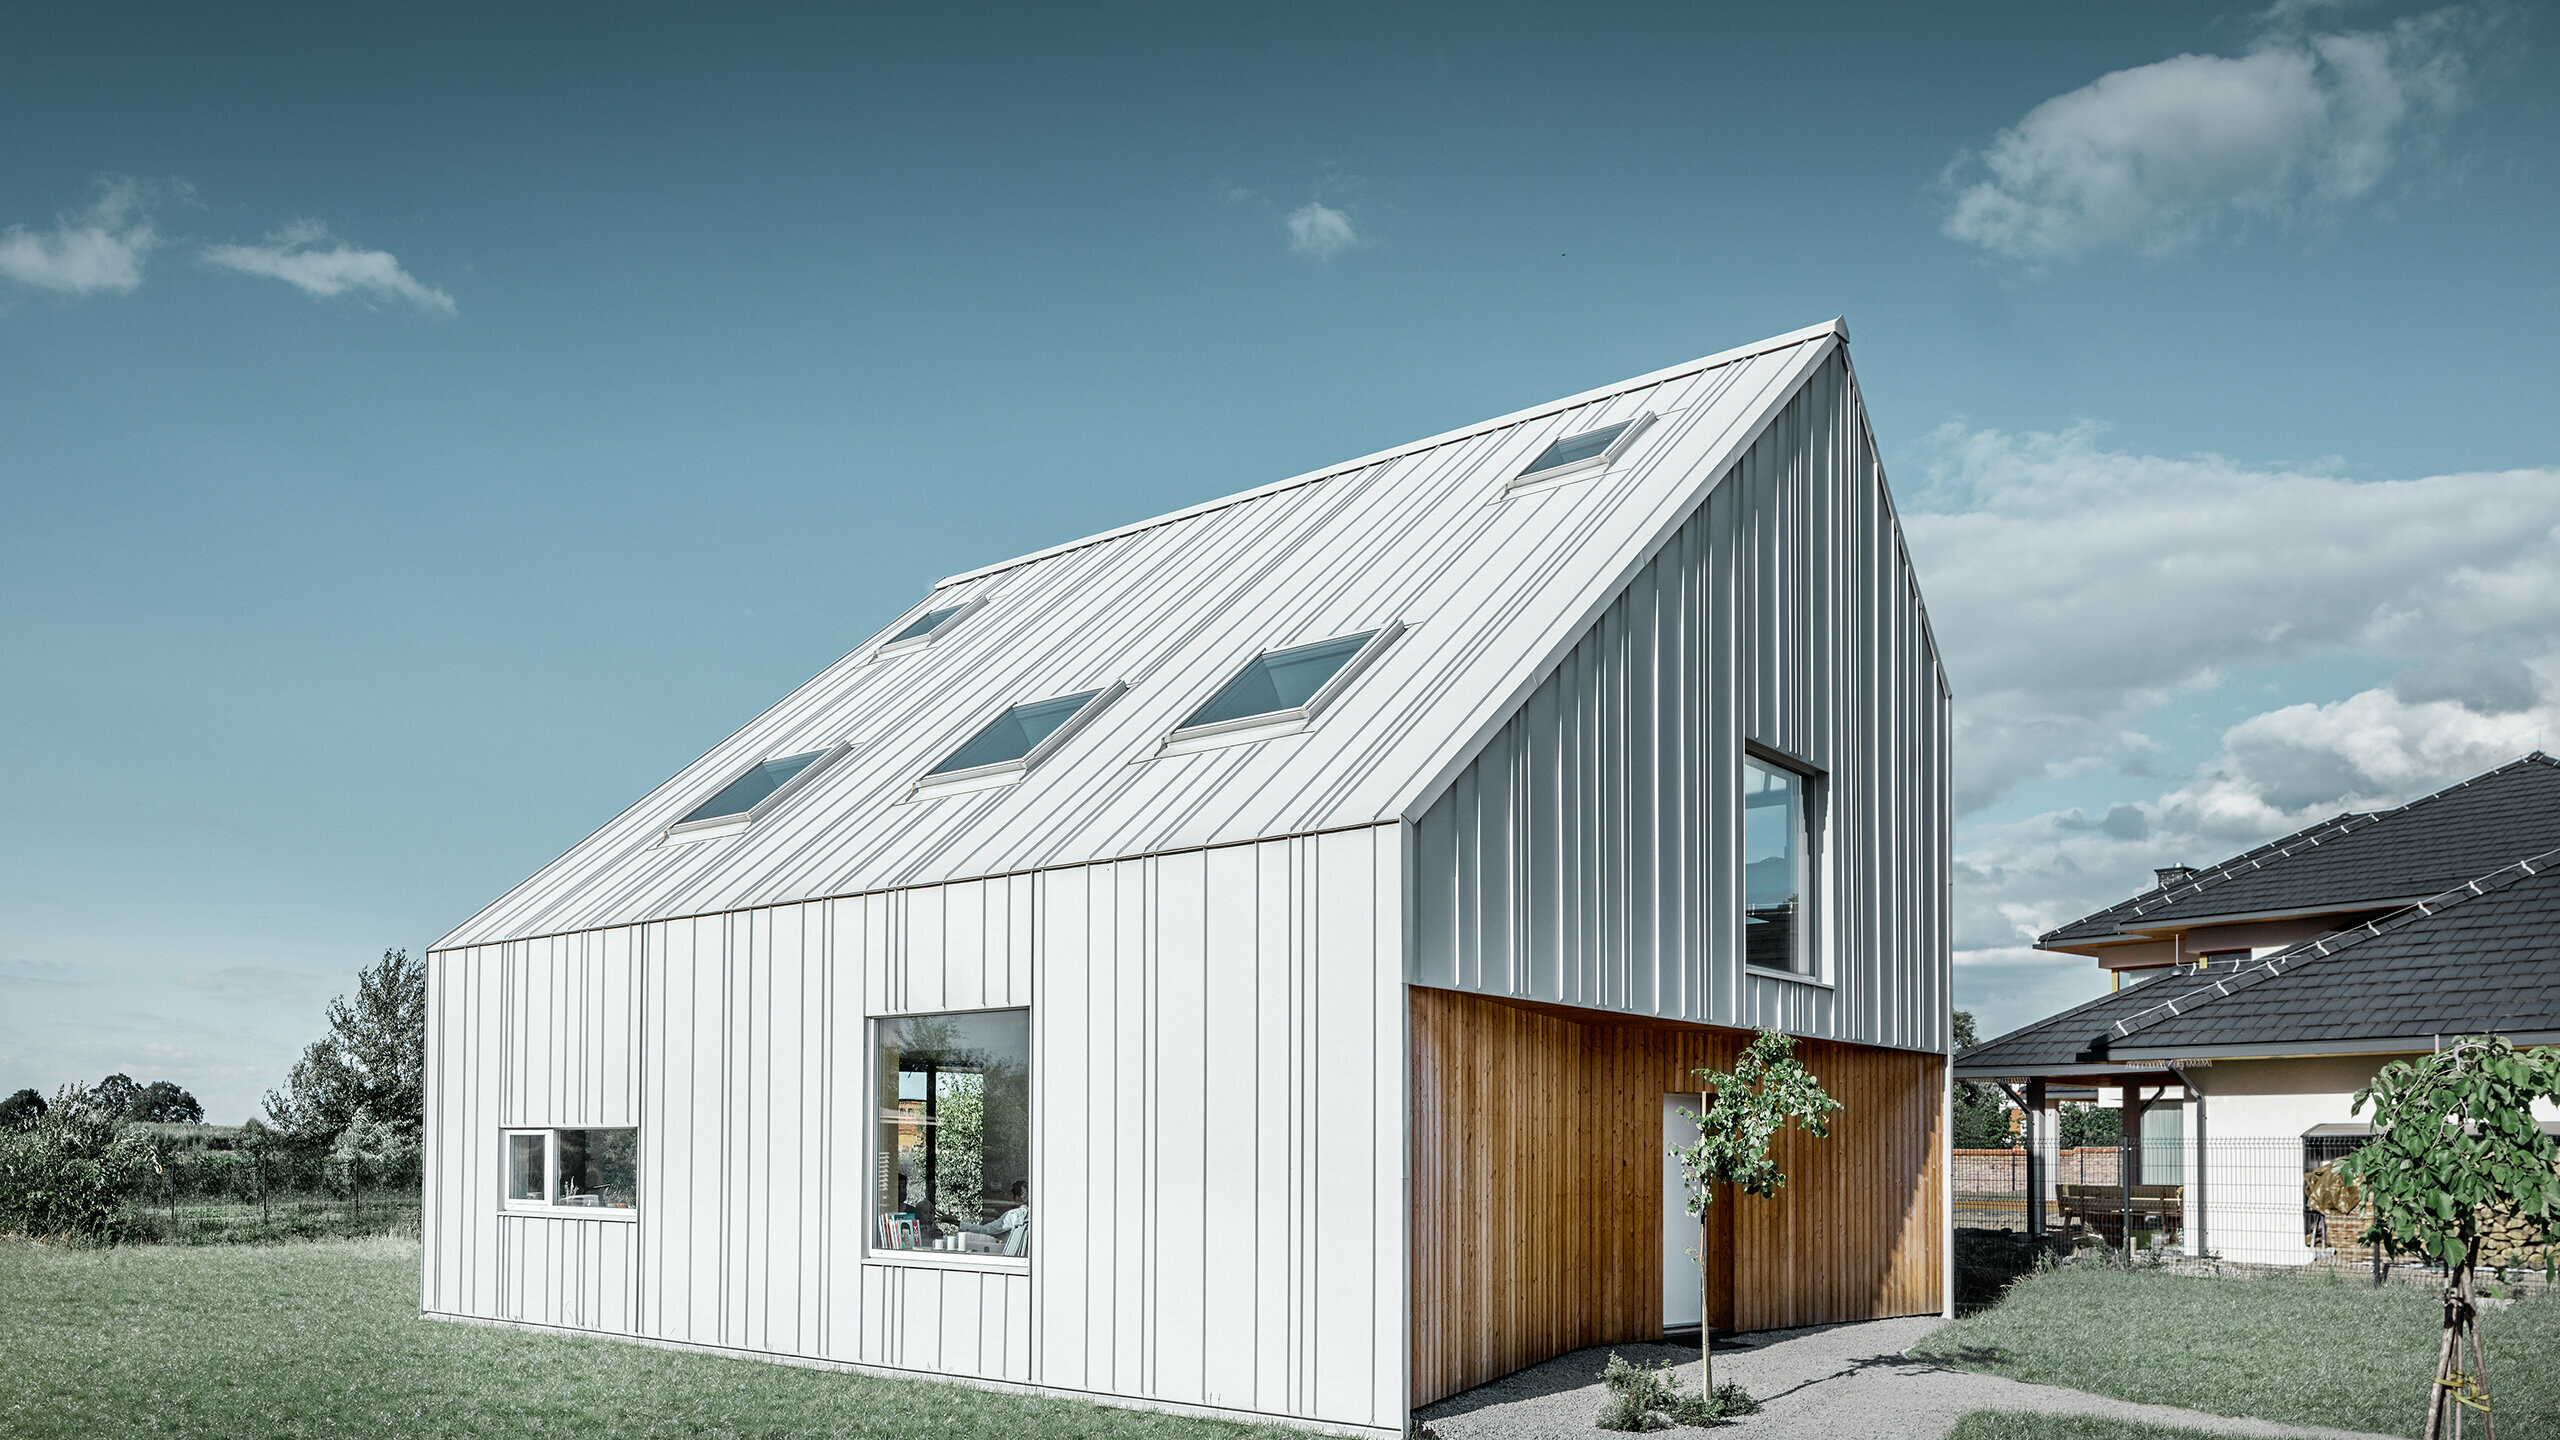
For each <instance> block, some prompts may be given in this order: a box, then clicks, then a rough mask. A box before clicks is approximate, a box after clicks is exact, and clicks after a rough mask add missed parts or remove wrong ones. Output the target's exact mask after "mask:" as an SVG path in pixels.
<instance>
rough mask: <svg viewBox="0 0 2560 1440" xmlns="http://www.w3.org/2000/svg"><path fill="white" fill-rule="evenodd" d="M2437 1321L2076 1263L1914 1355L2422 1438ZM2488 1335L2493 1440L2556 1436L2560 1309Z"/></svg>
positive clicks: (2291, 1283) (2299, 1280)
mask: <svg viewBox="0 0 2560 1440" xmlns="http://www.w3.org/2000/svg"><path fill="white" fill-rule="evenodd" d="M2440 1322H2441V1310H2440V1308H2439V1306H2438V1303H2437V1300H2436V1298H2435V1293H2434V1292H2433V1291H2430V1290H2426V1289H2422V1288H2420V1287H2417V1286H2404V1285H2390V1286H2385V1287H2383V1288H2381V1289H2374V1288H2372V1287H2370V1286H2367V1285H2364V1284H2361V1283H2359V1282H2356V1281H2353V1280H2346V1279H2341V1278H2336V1277H2332V1276H2325V1275H2324V1276H2274V1277H2268V1278H2253V1279H2222V1278H2206V1277H2197V1276H2184V1275H2175V1274H2170V1273H2166V1272H2162V1271H2156V1270H2143V1269H2135V1270H2121V1269H2117V1268H2114V1267H2111V1266H2104V1265H2071V1266H2066V1267H2064V1268H2062V1269H2059V1270H2054V1271H2050V1272H2047V1273H2044V1274H2040V1275H2036V1276H2033V1277H2030V1278H2029V1279H2026V1280H2023V1281H2020V1282H2019V1283H2018V1284H2017V1285H2016V1286H2015V1287H2013V1288H2012V1289H2011V1290H2010V1291H2009V1293H2008V1295H2007V1297H2006V1298H2004V1299H2003V1300H2002V1301H2001V1302H2000V1303H1999V1304H1998V1305H1995V1306H1993V1307H1992V1308H1990V1309H1988V1310H1984V1311H1982V1312H1980V1313H1979V1314H1976V1315H1972V1316H1969V1317H1967V1318H1965V1319H1962V1320H1959V1321H1957V1322H1956V1323H1955V1324H1953V1325H1950V1326H1948V1327H1947V1328H1945V1329H1943V1330H1940V1331H1938V1332H1937V1333H1936V1334H1934V1335H1931V1336H1930V1337H1929V1338H1928V1339H1926V1340H1923V1341H1921V1342H1920V1344H1918V1345H1917V1346H1914V1347H1913V1348H1912V1353H1913V1354H1914V1355H1917V1356H1920V1357H1922V1358H1924V1359H1930V1360H1937V1361H1940V1362H1942V1363H1945V1364H1951V1365H1959V1366H1962V1367H1964V1368H1966V1369H1972V1370H1985V1371H1989V1372H1991V1373H1992V1374H1996V1375H2006V1376H2008V1377H2010V1378H2011V1379H2014V1380H2026V1381H2032V1382H2035V1383H2038V1384H2045V1385H2067V1386H2069V1387H2071V1388H2072V1389H2074V1390H2086V1391H2089V1392H2090V1393H2092V1394H2097V1395H2113V1396H2115V1397H2117V1398H2119V1399H2123V1400H2140V1401H2146V1402H2149V1403H2151V1404H2155V1405H2183V1406H2186V1407H2187V1408H2189V1409H2193V1410H2206V1411H2210V1412H2212V1413H2214V1414H2217V1415H2255V1416H2258V1417H2260V1418H2262V1419H2267V1420H2279V1421H2287V1422H2291V1423H2295V1424H2305V1425H2328V1426H2334V1427H2336V1428H2338V1429H2341V1430H2366V1431H2374V1432H2378V1433H2381V1434H2386V1435H2417V1434H2420V1433H2421V1432H2423V1431H2424V1429H2425V1428H2426V1404H2427V1386H2428V1381H2429V1379H2430V1377H2432V1376H2433V1374H2434V1373H2435V1361H2436V1348H2437V1342H2438V1338H2439V1335H2440V1334H2441V1332H2440V1330H2439V1329H2438V1326H2439V1324H2440ZM2482 1331H2483V1333H2484V1334H2485V1335H2486V1337H2487V1340H2488V1348H2489V1379H2490V1382H2491V1383H2490V1393H2491V1395H2492V1397H2493V1399H2494V1401H2495V1403H2496V1406H2497V1416H2498V1427H2499V1433H2500V1434H2502V1435H2515V1436H2528V1435H2560V1359H2556V1358H2555V1357H2560V1296H2555V1297H2544V1298H2539V1299H2532V1300H2519V1301H2517V1302H2515V1303H2514V1304H2513V1305H2511V1306H2509V1307H2507V1308H2504V1309H2500V1310H2494V1311H2491V1312H2490V1313H2489V1315H2488V1317H2487V1319H2486V1320H2485V1322H2484V1323H2483V1326H2482ZM1984 1423H1985V1424H1990V1423H1994V1422H1992V1421H1985V1422H1984ZM1960 1433H1962V1432H1960ZM2005 1433H2006V1432H2002V1431H1999V1430H1985V1431H1982V1432H1981V1440H1989V1437H1993V1436H2000V1435H2004V1434H2005ZM2023 1433H2026V1434H2032V1435H2036V1436H2042V1435H2044V1434H2045V1433H2047V1432H2044V1431H2029V1432H2023ZM2052 1433H2054V1434H2056V1435H2061V1436H2071V1437H2074V1440H2077V1437H2078V1436H2079V1435H2080V1433H2081V1432H2077V1431H2070V1430H2061V1431H2055V1432H2052ZM2087 1433H2088V1435H2090V1436H2092V1437H2098V1436H2106V1437H2112V1436H2113V1435H2114V1434H2115V1432H2113V1431H2107V1430H2092V1431H2089V1432H2087ZM2127 1433H2129V1434H2130V1433H2138V1432H2127Z"/></svg>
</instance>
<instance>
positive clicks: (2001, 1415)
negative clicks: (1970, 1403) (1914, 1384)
mask: <svg viewBox="0 0 2560 1440" xmlns="http://www.w3.org/2000/svg"><path fill="white" fill-rule="evenodd" d="M1947 1440H2220V1437H2218V1436H2212V1435H2209V1434H2208V1433H2207V1432H2205V1431H2202V1430H2186V1429H2167V1428H2163V1427H2161V1426H2158V1425H2136V1424H2134V1423H2132V1422H2131V1421H2126V1420H2103V1419H2100V1418H2098V1417H2097V1416H2094V1415H2031V1414H2027V1413H2025V1412H2023V1411H2017V1410H1976V1411H1974V1412H1973V1413H1972V1414H1970V1415H1967V1416H1965V1417H1964V1418H1963V1419H1961V1420H1958V1421H1957V1422H1956V1428H1954V1429H1953V1430H1950V1431H1948V1432H1947Z"/></svg>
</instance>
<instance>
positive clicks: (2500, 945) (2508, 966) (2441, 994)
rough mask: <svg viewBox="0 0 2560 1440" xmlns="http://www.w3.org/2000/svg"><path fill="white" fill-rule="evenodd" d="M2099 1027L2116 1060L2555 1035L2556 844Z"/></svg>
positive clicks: (2559, 911) (2559, 923)
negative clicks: (2236, 1048) (2234, 1049)
mask: <svg viewBox="0 0 2560 1440" xmlns="http://www.w3.org/2000/svg"><path fill="white" fill-rule="evenodd" d="M2143 988H2144V989H2146V990H2148V989H2150V987H2149V986H2145V987H2143ZM2106 1028H2107V1035H2106V1049H2107V1053H2108V1054H2109V1055H2110V1056H2111V1057H2113V1058H2116V1059H2126V1058H2169V1057H2170V1054H2171V1052H2179V1053H2194V1052H2196V1051H2201V1050H2210V1049H2216V1048H2220V1047H2224V1046H2232V1045H2248V1046H2260V1045H2264V1046H2276V1047H2291V1046H2299V1047H2302V1048H2303V1049H2305V1050H2308V1051H2312V1052H2317V1051H2319V1050H2321V1049H2322V1048H2325V1047H2342V1048H2352V1047H2354V1046H2356V1045H2357V1044H2359V1043H2372V1042H2382V1041H2391V1040H2406V1039H2413V1038H2422V1037H2426V1036H2433V1035H2476V1034H2484V1033H2497V1034H2506V1035H2529V1034H2545V1033H2551V1032H2560V849H2555V850H2553V851H2550V852H2548V853H2545V854H2542V855H2538V856H2535V857H2533V858H2531V859H2528V860H2524V861H2520V862H2518V863H2516V864H2514V865H2509V866H2506V867H2503V868H2501V869H2499V870H2496V871H2493V872H2491V873H2490V874H2487V875H2483V876H2481V877H2480V878H2479V879H2478V880H2475V881H2472V882H2470V883H2469V884H2466V885H2464V886H2462V887H2460V888H2458V889H2455V890H2453V891H2450V892H2448V893H2447V894H2444V895H2440V896H2438V897H2436V898H2435V899H2434V900H2431V901H2428V902H2427V903H2425V904H2423V905H2419V906H2415V907H2412V908H2410V909H2408V910H2404V911H2402V912H2400V913H2399V914H2397V915H2394V916H2391V917H2390V918H2388V919H2385V920H2380V921H2376V922H2375V923H2373V924H2371V925H2363V926H2358V927H2357V928H2355V929H2353V930H2350V931H2347V932H2345V933H2343V934H2339V935H2332V936H2329V937H2327V938H2326V939H2321V940H2315V941H2312V942H2310V943H2308V944H2305V945H2298V946H2295V947H2294V948H2292V949H2290V950H2287V951H2284V952H2283V953H2281V954H2277V955H2271V956H2269V957H2267V958H2266V959H2265V960H2261V961H2255V962H2251V963H2248V964H2244V965H2243V966H2241V967H2240V970H2239V973H2238V974H2236V975H2232V976H2230V977H2228V978H2227V979H2222V980H2219V981H2216V982H2215V983H2213V984H2211V985H2207V986H2191V987H2189V988H2188V993H2186V994H2184V995H2171V994H2167V993H2165V992H2164V993H2162V994H2161V995H2160V997H2159V1001H2158V1002H2156V1003H2154V1004H2152V1005H2150V1006H2147V1007H2145V1008H2143V1009H2142V1010H2139V1011H2137V1012H2135V1013H2133V1014H2129V1015H2120V1016H2112V1017H2110V1018H2109V1019H2108V1020H2107V1022H2106Z"/></svg>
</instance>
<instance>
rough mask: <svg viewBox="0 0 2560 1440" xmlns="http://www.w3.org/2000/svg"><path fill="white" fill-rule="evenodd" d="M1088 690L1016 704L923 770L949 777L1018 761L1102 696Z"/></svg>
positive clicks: (930, 773)
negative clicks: (1008, 761) (1087, 702)
mask: <svg viewBox="0 0 2560 1440" xmlns="http://www.w3.org/2000/svg"><path fill="white" fill-rule="evenodd" d="M1101 693H1102V692H1101V691H1099V690H1087V691H1085V692H1084V693H1083V694H1081V695H1061V696H1059V697H1058V698H1057V699H1055V700H1034V701H1032V702H1031V703H1030V704H1028V705H1016V706H1014V707H1013V708H1012V709H1010V710H1007V711H1006V712H1004V713H1003V714H1001V715H999V716H997V717H996V718H995V719H993V720H990V721H988V722H987V728H986V729H984V730H981V731H979V732H978V733H977V734H975V735H972V736H970V737H969V743H968V744H966V745H963V746H961V747H960V748H959V749H957V750H954V751H952V752H951V756H950V758H949V759H947V760H944V761H943V762H942V763H941V764H939V765H936V766H934V767H933V768H932V769H931V770H928V771H926V772H925V773H926V774H928V775H948V774H950V773H951V772H953V771H955V770H975V769H977V768H978V767H979V766H981V765H1000V764H1002V763H1004V762H1005V761H1007V760H1019V759H1021V758H1023V757H1024V756H1026V755H1028V754H1030V753H1031V752H1032V751H1034V750H1037V749H1039V748H1040V742H1041V741H1043V740H1046V739H1048V738H1049V737H1050V736H1051V735H1053V734H1056V733H1057V729H1058V727H1059V726H1061V725H1064V724H1066V723H1067V721H1069V720H1070V719H1073V718H1074V716H1075V713H1076V712H1077V711H1079V710H1081V709H1083V708H1084V705H1085V702H1086V701H1088V700H1091V699H1092V698H1093V697H1094V696H1096V695H1099V694H1101Z"/></svg>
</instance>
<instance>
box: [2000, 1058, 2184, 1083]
mask: <svg viewBox="0 0 2560 1440" xmlns="http://www.w3.org/2000/svg"><path fill="white" fill-rule="evenodd" d="M2168 1072H2169V1063H2168V1062H2167V1061H2165V1060H2163V1061H2149V1062H2140V1061H2125V1060H2073V1061H2068V1062H2065V1063H2062V1064H2056V1065H2000V1064H1993V1065H1958V1066H1956V1067H1955V1077H1956V1078H1957V1079H1959V1080H2064V1079H2067V1080H2074V1081H2079V1082H2081V1083H2084V1084H2085V1083H2089V1082H2092V1081H2101V1080H2105V1079H2108V1078H2110V1077H2114V1076H2124V1077H2133V1078H2145V1077H2147V1078H2150V1079H2158V1078H2161V1077H2165V1076H2168ZM2169 1078H2175V1077H2169Z"/></svg>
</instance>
